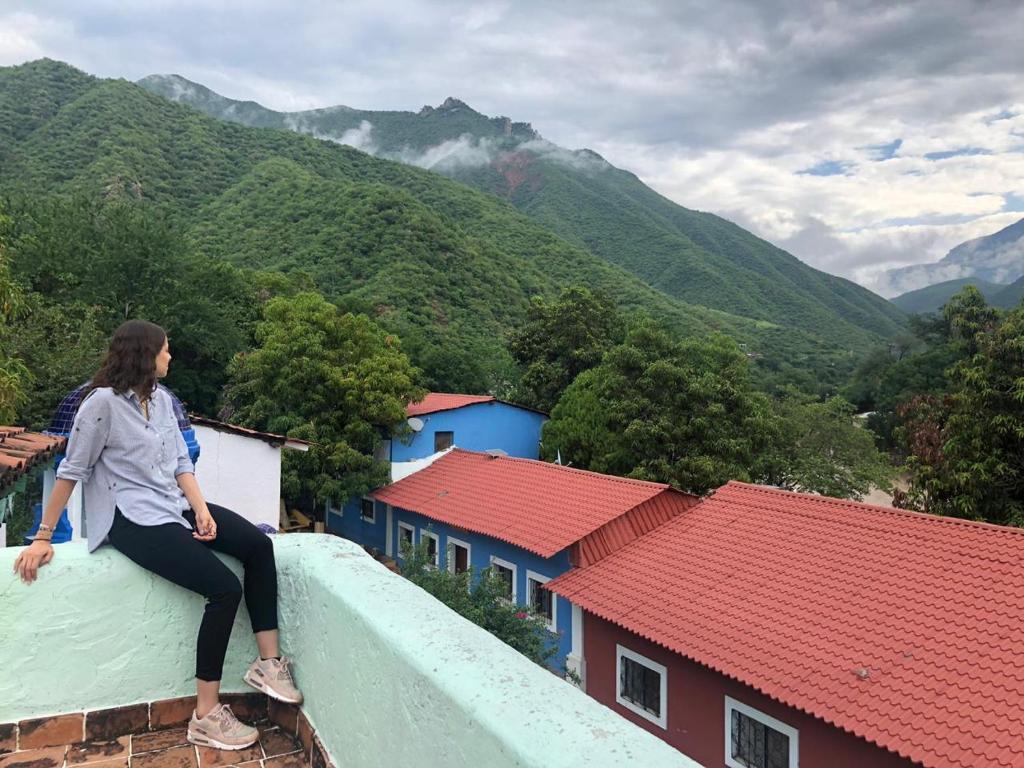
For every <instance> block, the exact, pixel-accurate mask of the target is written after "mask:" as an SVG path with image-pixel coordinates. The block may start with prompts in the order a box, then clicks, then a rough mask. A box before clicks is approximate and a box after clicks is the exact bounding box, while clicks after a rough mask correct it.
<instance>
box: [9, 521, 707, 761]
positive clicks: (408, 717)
mask: <svg viewBox="0 0 1024 768" xmlns="http://www.w3.org/2000/svg"><path fill="white" fill-rule="evenodd" d="M56 549H57V552H56V557H55V558H54V561H53V563H51V564H50V565H48V566H45V567H44V568H43V569H42V570H41V572H40V578H39V580H38V581H37V582H36V583H34V584H32V585H31V586H27V585H24V584H22V583H21V582H20V581H19V580H18V579H17V578H16V577H15V576H14V574H12V572H11V569H12V565H13V562H14V559H15V557H17V553H18V552H19V551H20V549H19V548H11V549H3V550H0V617H3V618H2V622H3V623H2V626H0V633H2V640H0V723H4V722H10V721H13V720H18V719H21V718H25V717H32V716H38V715H47V714H58V713H60V712H72V711H82V710H90V709H100V708H104V707H111V706H119V705H124V704H132V703H136V702H142V701H151V700H155V699H160V698H166V697H170V696H182V695H188V694H191V693H193V692H194V683H193V678H192V674H193V669H194V668H193V664H194V654H195V636H196V631H197V629H198V625H199V620H200V618H201V616H202V608H203V601H202V599H201V598H200V597H199V596H197V595H194V594H192V593H190V592H187V591H185V590H182V589H180V588H179V587H176V586H174V585H171V584H169V583H167V582H165V581H163V580H159V579H157V578H156V577H154V576H152V575H151V574H149V573H148V572H146V571H144V570H143V569H141V568H139V567H138V566H136V565H134V564H133V563H131V562H130V561H129V560H127V559H126V558H124V557H123V556H121V555H120V554H118V553H117V552H115V551H114V550H112V549H111V548H110V547H102V548H101V549H99V550H98V551H97V552H96V553H94V554H93V555H91V556H90V555H88V554H87V552H86V550H85V546H84V544H77V543H75V544H61V545H58V546H57V548H56ZM275 552H276V557H277V563H278V580H279V586H280V599H279V609H280V616H281V633H282V646H283V649H284V652H285V653H286V654H288V655H289V656H292V657H293V658H294V660H295V675H296V680H297V682H298V683H299V685H300V687H301V688H302V690H303V692H304V694H305V696H306V704H305V706H304V709H305V711H306V714H307V716H308V717H309V719H310V721H311V722H312V723H313V725H314V727H315V728H316V729H317V731H318V733H319V734H320V736H321V739H322V740H323V742H324V745H325V746H326V747H327V749H328V751H329V752H330V753H331V754H332V756H333V759H334V762H335V764H336V765H338V766H339V768H342V767H344V768H348V767H349V766H359V768H363V767H365V768H370V767H371V766H382V767H383V766H388V768H393V767H394V766H405V765H416V766H418V768H425V767H427V766H434V765H436V766H442V765H443V766H446V768H451V767H452V766H467V767H468V766H473V767H474V768H505V767H506V766H508V767H509V768H511V766H525V767H528V768H533V767H534V766H536V767H538V768H539V767H540V766H550V767H551V768H559V767H561V766H587V767H588V768H605V767H607V768H612V767H613V766H615V767H618V766H628V765H636V766H644V768H660V767H661V766H665V767H666V768H668V767H670V766H671V767H672V768H676V767H678V768H693V767H694V766H696V765H697V764H696V763H694V762H693V761H691V760H689V759H688V758H686V757H684V756H682V755H681V754H680V753H678V752H676V751H675V750H673V749H672V748H670V747H669V746H668V745H666V744H665V743H664V742H662V741H660V740H659V739H656V738H655V737H653V736H651V735H650V734H649V733H647V732H646V731H644V730H642V729H640V728H637V727H636V726H634V725H632V724H631V723H629V722H627V721H626V720H624V719H622V718H621V717H619V716H618V715H616V714H615V713H613V712H612V711H611V710H609V709H607V708H606V707H604V706H602V705H600V704H598V703H597V702H596V701H594V700H593V699H590V698H589V697H587V696H586V695H585V694H583V693H582V692H580V691H578V690H576V689H575V688H574V687H572V686H571V685H569V684H568V683H566V682H564V681H562V680H560V679H559V678H557V677H555V676H554V675H552V674H551V673H549V672H546V671H545V670H543V669H541V668H540V667H538V666H536V665H535V664H533V663H532V662H530V661H529V660H528V659H526V658H525V657H523V656H521V655H519V654H518V653H516V652H515V651H513V650H512V649H511V648H509V647H508V646H506V645H504V644H503V643H501V642H500V641H498V640H497V639H495V638H494V637H492V636H491V635H489V634H488V633H486V632H484V631H483V630H481V629H479V628H478V627H476V626H474V625H473V624H471V623H469V622H467V621H465V620H464V619H462V618H461V617H459V616H458V615H456V614H455V613H454V612H452V611H450V610H449V609H448V608H447V607H445V606H444V605H442V604H441V603H439V602H438V601H437V600H435V599H434V598H433V597H431V596H430V595H428V594H426V593H425V592H423V591H422V590H420V589H419V588H417V587H415V586H413V585H412V584H410V583H408V582H406V581H405V580H404V579H402V578H401V577H399V576H396V575H395V574H392V573H391V572H389V571H388V570H387V569H385V568H384V567H383V566H381V565H380V564H379V563H376V562H374V561H373V560H372V559H371V558H370V557H368V556H367V555H366V554H365V553H364V552H363V551H362V550H361V549H360V548H359V547H358V546H356V545H354V544H352V543H350V542H346V541H343V540H341V539H338V538H336V537H333V536H323V535H313V534H293V535H288V536H280V537H277V538H276V539H275ZM225 562H228V563H229V564H231V565H232V567H234V568H235V570H236V572H237V573H240V568H239V567H235V566H237V563H236V562H235V561H232V560H231V559H229V558H226V559H225ZM255 652H256V650H255V643H254V642H253V639H252V635H251V634H250V632H249V627H248V617H247V616H246V615H245V613H244V608H243V609H241V610H240V611H239V616H238V618H237V620H236V623H235V628H234V634H233V635H232V640H231V647H230V649H229V651H228V658H227V663H226V666H225V678H224V690H225V691H234V690H239V691H240V690H247V687H246V686H245V685H244V684H243V683H242V682H241V674H242V672H243V670H244V669H245V667H246V666H247V665H248V663H249V662H250V661H251V659H252V658H253V657H254V656H255Z"/></svg>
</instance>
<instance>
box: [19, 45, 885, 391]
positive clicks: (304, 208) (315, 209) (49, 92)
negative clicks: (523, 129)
mask: <svg viewBox="0 0 1024 768" xmlns="http://www.w3.org/2000/svg"><path fill="white" fill-rule="evenodd" d="M0 185H2V187H3V189H4V190H5V193H6V194H11V195H20V196H33V195H36V196H38V195H44V194H55V193H83V192H84V193H86V194H88V195H93V196H95V195H104V196H107V197H123V198H128V199H133V200H134V199H137V200H139V201H141V202H140V204H148V205H153V206H157V207H159V208H160V209H161V210H163V211H164V212H165V214H166V215H167V216H168V217H169V218H170V220H171V221H172V223H175V224H176V225H177V226H178V227H179V228H180V229H181V231H182V232H184V233H185V234H186V236H187V238H188V239H189V241H190V242H191V244H192V245H193V247H194V248H195V249H197V250H198V251H200V252H202V253H205V254H207V255H209V256H212V257H216V258H221V259H225V260H229V261H231V262H233V263H236V264H239V265H244V266H254V267H261V268H271V269H280V270H284V271H292V272H296V271H298V272H302V273H305V274H307V275H308V276H309V277H310V278H311V279H312V280H313V281H314V283H315V284H316V285H317V286H318V287H319V288H320V289H321V290H323V291H324V292H325V293H327V294H328V295H329V296H330V297H331V298H332V299H334V300H335V301H338V302H339V303H341V304H342V305H344V306H348V307H352V308H354V309H358V310H362V311H367V312H369V313H371V314H372V315H373V316H374V317H375V318H376V319H377V320H378V321H379V322H380V323H382V324H383V325H384V326H385V327H387V328H389V329H391V330H393V331H394V332H396V333H398V334H399V335H400V336H401V338H402V340H403V344H404V346H405V348H406V349H407V350H408V351H409V352H410V354H411V355H412V356H413V359H414V361H416V362H417V363H418V364H419V365H421V366H422V367H423V368H424V369H425V370H426V372H427V373H428V375H429V376H430V378H431V382H430V383H431V384H432V386H436V387H452V388H456V387H457V388H465V389H484V388H486V387H488V386H499V385H501V383H502V382H504V381H507V380H508V379H509V378H510V377H511V376H512V375H513V371H512V363H511V360H510V358H509V356H508V354H507V352H506V351H505V349H504V344H503V335H504V333H505V331H506V330H507V329H508V328H510V327H514V326H516V325H517V324H519V323H520V322H522V320H523V318H524V317H525V313H526V309H527V306H528V302H529V297H530V296H531V295H534V294H543V295H547V296H549V297H550V296H553V295H555V294H556V293H557V292H558V291H559V290H561V289H562V288H563V287H565V286H567V285H570V284H573V283H581V284H584V285H588V286H590V287H592V288H597V289H603V290H605V291H607V292H608V293H609V294H610V295H611V296H612V297H613V298H614V299H615V300H616V301H617V302H618V303H619V305H620V306H621V307H622V308H624V309H627V310H631V309H642V310H644V311H646V312H648V313H649V314H651V315H653V316H654V317H657V318H659V319H660V320H661V321H662V322H664V323H665V324H666V325H667V326H669V327H671V328H673V329H674V330H675V331H676V332H678V333H680V334H689V335H693V334H706V333H709V332H712V331H722V332H725V333H727V334H729V335H731V336H733V337H734V338H736V339H737V340H738V341H739V342H740V343H741V344H743V345H745V348H746V349H747V350H748V354H749V355H750V356H751V357H752V358H753V359H755V360H756V361H757V370H758V372H759V374H760V376H761V377H762V380H763V381H765V382H766V383H767V384H773V383H783V382H796V383H798V384H799V385H801V386H804V387H805V388H807V389H817V388H822V387H825V388H827V387H830V386H832V385H834V384H836V383H838V382H839V381H840V380H841V379H842V377H843V376H844V374H845V371H846V370H848V368H849V366H850V365H851V364H852V361H853V359H854V358H855V356H856V353H859V352H860V351H862V350H863V349H864V348H865V347H867V346H868V345H870V344H872V343H874V342H876V341H877V340H878V336H876V335H875V333H873V332H872V331H870V330H868V329H863V328H859V327H857V326H855V325H853V324H852V323H848V322H846V321H843V320H842V319H840V318H839V317H838V316H837V315H835V314H831V315H827V320H828V321H829V322H826V323H824V324H823V325H821V326H820V327H819V328H816V329H813V330H807V329H801V328H798V327H793V326H792V325H788V324H783V323H781V322H770V321H767V320H763V319H749V318H743V317H739V316H737V315H734V314H730V313H727V312H723V311H719V310H715V309H711V308H708V307H704V306H698V305H693V304H688V303H686V302H684V301H681V300H679V299H678V298H676V297H673V296H670V295H667V294H666V293H663V292H661V291H659V290H657V289H655V288H653V287H651V286H650V285H648V284H646V283H644V282H643V281H642V280H640V279H639V278H637V277H635V276H634V275H631V274H630V273H629V272H627V271H626V270H624V269H623V268H621V267H619V266H616V265H614V264H609V263H608V262H606V261H604V260H603V259H601V258H599V257H598V256H595V255H594V254H593V253H591V252H590V251H589V250H587V249H586V248H584V247H581V246H580V245H579V244H575V243H572V242H570V241H568V240H567V239H565V238H563V237H559V236H558V235H557V234H555V233H553V232H551V231H550V230H549V229H546V228H545V227H542V226H540V225H539V224H538V223H537V222H535V221H534V220H532V219H530V218H528V217H527V216H525V215H523V214H522V213H520V212H519V211H517V210H516V209H515V208H514V207H513V206H512V205H511V204H510V203H509V202H507V201H502V200H498V199H496V198H495V197H493V196H491V195H486V194H482V193H481V192H479V191H476V190H474V189H472V188H470V187H468V186H466V185H464V184H461V183H459V182H456V181H454V180H451V179H447V178H445V177H443V176H441V175H438V174H436V173H430V172H427V171H424V170H421V169H419V168H415V167H411V166H409V165H405V164H401V163H397V162H390V161H386V160H381V159H378V158H375V157H372V156H370V155H368V154H365V153H363V152H359V151H356V150H354V149H352V148H350V147H346V146H340V145H338V144H336V143H332V142H325V141H319V140H317V139H314V138H312V137H309V136H301V135H296V134H294V133H290V132H286V131H281V130H271V129H257V128H250V127H245V126H242V125H238V124H233V123H228V122H224V121H219V120H215V119H212V118H210V117H207V116H205V115H203V114H201V113H200V112H198V111H196V110H194V109H191V108H187V107H184V106H181V105H178V104H173V103H171V102H169V101H167V100H166V99H163V98H160V97H158V96H156V95H154V94H152V93H150V92H148V91H146V90H145V89H143V88H140V87H138V86H137V85H134V84H132V83H129V82H126V81H122V80H101V79H97V78H93V77H90V76H88V75H85V74H83V73H81V72H79V71H77V70H75V69H73V68H72V67H69V66H67V65H65V64H61V63H58V62H53V61H49V60H42V61H36V62H32V63H29V64H25V65H22V66H18V67H8V68H0ZM196 290H197V291H201V290H202V286H196ZM836 327H839V328H840V331H839V332H837V333H833V331H834V330H835V329H836Z"/></svg>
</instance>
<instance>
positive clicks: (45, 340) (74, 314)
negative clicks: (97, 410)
mask: <svg viewBox="0 0 1024 768" xmlns="http://www.w3.org/2000/svg"><path fill="white" fill-rule="evenodd" d="M103 328H104V326H103V318H102V317H101V315H100V312H99V311H98V310H97V309H96V307H94V306H90V305H88V304H85V303H83V302H80V301H71V302H66V303H62V304H57V303H54V302H48V301H46V299H45V298H44V297H43V296H41V295H40V294H38V293H30V294H29V295H28V296H27V297H26V301H25V311H24V312H23V313H22V315H21V317H19V318H18V319H17V320H15V321H14V323H13V324H12V325H11V330H12V341H11V347H12V349H13V350H14V351H15V354H16V355H17V356H18V357H20V358H21V359H22V360H24V362H25V365H26V367H27V368H28V369H29V370H30V371H32V373H33V375H34V378H35V386H34V387H33V388H32V393H31V395H30V396H29V397H28V398H26V400H25V402H24V403H23V404H22V405H21V407H20V408H19V409H18V417H17V423H18V424H20V425H22V426H25V427H28V428H30V429H35V430H42V429H46V427H47V426H48V425H49V423H50V419H51V418H52V416H53V411H54V408H55V407H56V406H57V404H58V403H59V402H60V401H61V400H62V399H64V397H65V396H66V395H67V394H68V392H70V391H71V390H73V389H74V388H75V387H77V386H78V385H80V384H81V383H82V382H84V381H86V380H88V379H89V377H90V376H92V374H93V373H95V372H96V369H97V368H98V367H99V364H100V361H101V360H102V358H103V353H104V351H105V350H106V348H107V341H108V338H109V334H108V333H107V332H106V331H105V330H104V329H103Z"/></svg>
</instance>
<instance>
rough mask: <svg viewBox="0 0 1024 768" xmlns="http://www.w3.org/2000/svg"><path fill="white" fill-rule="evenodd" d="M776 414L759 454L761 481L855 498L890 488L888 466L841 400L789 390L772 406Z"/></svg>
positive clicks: (884, 458)
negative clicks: (774, 428) (770, 442)
mask: <svg viewBox="0 0 1024 768" xmlns="http://www.w3.org/2000/svg"><path fill="white" fill-rule="evenodd" d="M775 412H776V414H777V415H778V417H779V428H778V433H777V435H776V438H775V443H774V446H773V448H772V449H771V450H769V451H767V452H766V453H765V455H764V456H763V469H762V472H761V474H760V477H759V479H760V480H761V481H762V482H765V483H767V484H769V485H777V486H780V487H782V488H787V489H789V490H793V491H807V492H811V493H821V494H825V495H826V496H837V497H839V498H844V499H858V500H859V499H861V498H863V497H864V495H865V494H867V493H868V492H869V491H870V490H871V489H872V488H875V487H877V488H883V489H888V488H889V486H890V484H891V482H892V475H893V467H892V465H891V463H890V462H889V459H888V457H887V456H886V455H885V454H883V453H881V452H879V450H878V449H877V448H876V447H875V439H874V435H872V433H871V432H870V431H869V430H868V429H867V428H865V427H860V426H857V425H856V424H855V423H854V408H853V405H851V404H850V403H848V402H847V401H846V400H843V399H842V398H841V397H833V398H830V399H829V400H826V401H824V402H820V401H815V400H813V399H811V398H808V397H806V396H802V395H799V394H797V393H795V392H794V393H791V394H790V395H789V396H788V397H786V398H783V399H782V400H780V401H778V402H777V403H776V406H775Z"/></svg>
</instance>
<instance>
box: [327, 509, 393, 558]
mask: <svg viewBox="0 0 1024 768" xmlns="http://www.w3.org/2000/svg"><path fill="white" fill-rule="evenodd" d="M373 505H374V511H375V515H376V520H375V521H374V522H372V523H369V522H367V521H365V520H363V518H362V514H361V512H362V510H361V506H362V505H361V499H360V498H359V497H358V496H357V497H353V498H351V499H349V500H348V501H347V502H345V506H344V507H342V509H341V510H338V509H336V508H333V507H329V508H328V510H327V530H328V531H331V532H333V533H339V534H341V535H342V536H344V537H345V538H346V539H351V540H352V541H354V542H356V543H357V544H362V545H363V546H366V547H373V548H374V549H377V550H379V551H380V552H384V551H385V546H384V545H385V539H386V535H385V533H386V531H387V514H386V510H387V505H386V504H382V503H381V502H379V501H374V502H373ZM339 512H340V514H339Z"/></svg>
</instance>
